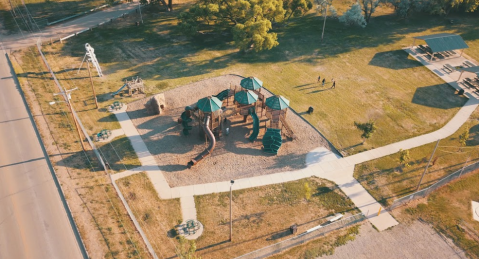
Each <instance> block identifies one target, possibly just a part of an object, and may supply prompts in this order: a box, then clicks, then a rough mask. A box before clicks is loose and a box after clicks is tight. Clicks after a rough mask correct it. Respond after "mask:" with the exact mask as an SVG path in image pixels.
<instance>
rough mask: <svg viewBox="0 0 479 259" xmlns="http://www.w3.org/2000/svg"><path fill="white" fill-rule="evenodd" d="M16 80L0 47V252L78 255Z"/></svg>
mask: <svg viewBox="0 0 479 259" xmlns="http://www.w3.org/2000/svg"><path fill="white" fill-rule="evenodd" d="M17 82H18V81H17V79H16V76H15V73H14V71H13V69H12V68H11V67H10V64H9V63H8V61H7V55H6V54H4V52H3V51H2V50H1V49H0V91H1V94H0V143H1V145H0V258H16V259H17V258H19V259H20V258H83V256H82V251H81V250H80V248H79V243H80V242H81V241H80V239H79V236H75V232H74V231H73V228H72V224H74V223H73V220H72V221H70V220H69V218H68V216H67V213H66V212H65V207H64V204H66V203H62V197H63V196H61V195H60V193H61V189H59V188H58V186H57V185H56V184H55V180H54V178H53V175H54V172H53V168H51V167H50V166H49V163H48V161H47V159H48V158H47V154H46V151H45V150H44V149H43V148H42V145H41V142H40V141H41V140H40V135H39V134H38V132H36V130H35V126H34V122H33V118H32V117H31V116H30V113H29V112H28V110H27V108H26V103H24V101H23V99H22V95H21V89H20V86H19V85H18V84H17ZM77 234H78V233H77ZM83 251H84V250H83ZM84 252H85V251H84ZM84 256H85V258H86V253H85V254H84Z"/></svg>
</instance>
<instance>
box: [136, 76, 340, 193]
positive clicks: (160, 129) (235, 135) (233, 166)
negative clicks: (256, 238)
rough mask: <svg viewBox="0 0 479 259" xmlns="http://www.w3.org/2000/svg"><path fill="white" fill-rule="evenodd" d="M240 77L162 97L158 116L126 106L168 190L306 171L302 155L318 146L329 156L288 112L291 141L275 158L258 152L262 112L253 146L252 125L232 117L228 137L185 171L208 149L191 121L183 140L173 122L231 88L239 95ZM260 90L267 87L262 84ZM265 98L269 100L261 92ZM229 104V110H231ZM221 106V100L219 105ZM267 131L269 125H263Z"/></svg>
mask: <svg viewBox="0 0 479 259" xmlns="http://www.w3.org/2000/svg"><path fill="white" fill-rule="evenodd" d="M241 79H243V78H242V77H240V76H235V75H225V76H220V77H215V78H210V79H206V80H202V81H199V82H194V83H191V84H188V85H184V86H181V87H178V88H175V89H173V90H169V91H166V92H164V93H163V94H164V96H165V100H166V109H165V111H164V112H163V113H162V114H161V115H149V114H148V113H147V111H146V109H145V106H144V104H145V103H146V102H147V101H148V100H149V98H145V99H141V100H138V101H135V102H133V103H130V104H128V110H127V112H128V115H129V116H130V118H131V120H132V122H133V124H134V125H135V126H136V128H137V129H138V132H139V133H140V134H141V136H142V138H143V140H144V142H145V144H146V145H147V147H148V149H149V151H150V153H151V154H152V155H153V156H155V159H156V162H157V163H158V166H159V167H160V169H161V170H162V171H163V174H164V176H165V178H166V179H167V181H168V183H169V185H170V186H171V187H177V186H185V185H192V184H200V183H210V182H217V181H228V180H231V179H240V178H246V177H252V176H258V175H265V174H272V173H279V172H286V171H292V170H298V169H301V168H304V167H306V155H307V153H308V152H310V151H311V150H313V149H315V148H317V147H320V146H323V147H325V148H327V149H330V150H331V147H330V146H329V144H328V142H327V141H326V140H325V139H324V138H323V137H322V136H321V135H320V134H319V133H318V132H317V131H316V130H315V129H314V128H313V127H311V126H310V125H309V124H308V123H307V122H305V121H304V120H303V119H302V118H301V117H300V116H298V115H296V113H294V112H292V111H291V110H290V111H288V112H287V121H288V123H289V125H290V126H291V128H292V129H293V131H294V134H295V136H296V139H295V140H288V139H287V138H286V137H283V144H282V146H281V148H280V149H279V151H278V154H277V155H273V154H268V153H266V152H264V151H263V150H262V147H263V145H262V136H263V135H264V133H265V125H266V121H267V118H266V116H265V112H261V108H259V109H258V112H257V114H258V117H259V120H260V131H259V135H258V138H257V139H256V140H255V141H254V142H250V141H249V140H248V136H249V135H250V134H251V132H252V119H251V117H249V116H248V120H247V121H246V123H244V122H243V116H241V115H236V116H231V117H229V118H228V119H227V121H226V122H225V124H224V125H223V128H226V127H229V134H228V135H226V134H224V132H225V130H224V129H223V135H222V137H221V138H220V139H219V140H217V143H216V147H215V149H214V150H213V152H212V153H211V155H209V156H207V157H205V158H204V159H203V160H202V161H201V162H199V163H198V164H197V165H195V166H193V167H192V168H191V169H188V168H187V166H186V165H187V163H188V162H189V161H190V160H191V159H192V158H194V157H196V156H197V155H198V154H199V153H201V152H202V151H203V150H205V148H206V147H207V146H208V143H207V141H206V140H205V139H204V138H202V137H201V136H200V127H199V123H198V122H195V120H193V123H190V125H192V126H193V129H192V130H191V131H190V134H189V135H188V136H185V135H183V133H182V129H183V127H182V125H181V124H179V123H178V118H179V117H180V115H181V113H182V112H183V111H184V110H185V106H190V105H192V104H195V103H196V102H197V101H198V100H199V99H201V98H203V97H207V96H210V95H216V94H218V93H219V92H221V91H223V90H225V89H227V88H230V85H231V87H232V88H234V87H235V85H236V86H237V89H240V86H239V85H240V81H241ZM264 86H265V87H268V85H267V82H265V85H264ZM261 93H263V94H264V95H265V97H269V96H271V94H270V93H269V92H267V91H266V90H265V89H262V90H261ZM231 100H232V98H231V99H230V102H229V104H230V105H233V104H232V101H231ZM225 103H226V100H225V101H224V102H223V104H225ZM267 125H269V123H268V124H267Z"/></svg>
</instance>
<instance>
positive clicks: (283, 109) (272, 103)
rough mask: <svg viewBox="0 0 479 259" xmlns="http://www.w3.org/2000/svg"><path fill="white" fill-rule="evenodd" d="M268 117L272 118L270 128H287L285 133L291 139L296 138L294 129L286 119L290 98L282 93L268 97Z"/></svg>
mask: <svg viewBox="0 0 479 259" xmlns="http://www.w3.org/2000/svg"><path fill="white" fill-rule="evenodd" d="M265 104H266V117H267V118H268V119H269V120H270V128H275V129H283V128H284V129H285V132H284V135H285V136H286V137H287V138H289V139H296V136H295V135H294V132H293V129H292V128H291V126H290V125H289V123H288V122H287V120H286V115H287V111H288V109H287V108H288V107H289V100H288V99H286V98H284V97H283V96H281V95H275V96H271V97H269V98H267V99H266V102H265Z"/></svg>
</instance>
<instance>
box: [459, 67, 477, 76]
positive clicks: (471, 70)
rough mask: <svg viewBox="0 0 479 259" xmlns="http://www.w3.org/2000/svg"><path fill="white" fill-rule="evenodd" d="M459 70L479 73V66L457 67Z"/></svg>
mask: <svg viewBox="0 0 479 259" xmlns="http://www.w3.org/2000/svg"><path fill="white" fill-rule="evenodd" d="M458 70H459V71H464V72H471V73H476V74H478V75H479V66H475V67H463V68H460V69H458Z"/></svg>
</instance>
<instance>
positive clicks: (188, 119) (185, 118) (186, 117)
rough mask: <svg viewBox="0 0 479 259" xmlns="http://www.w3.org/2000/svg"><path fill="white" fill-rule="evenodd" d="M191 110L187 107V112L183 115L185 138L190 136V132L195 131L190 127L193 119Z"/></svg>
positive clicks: (182, 123)
mask: <svg viewBox="0 0 479 259" xmlns="http://www.w3.org/2000/svg"><path fill="white" fill-rule="evenodd" d="M191 113H192V111H191V108H190V107H188V106H186V108H185V111H184V112H183V113H182V114H181V116H180V119H181V125H182V126H183V134H184V135H185V136H188V135H190V130H192V129H193V127H192V126H190V125H188V123H190V122H191V121H192V120H193V119H191Z"/></svg>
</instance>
